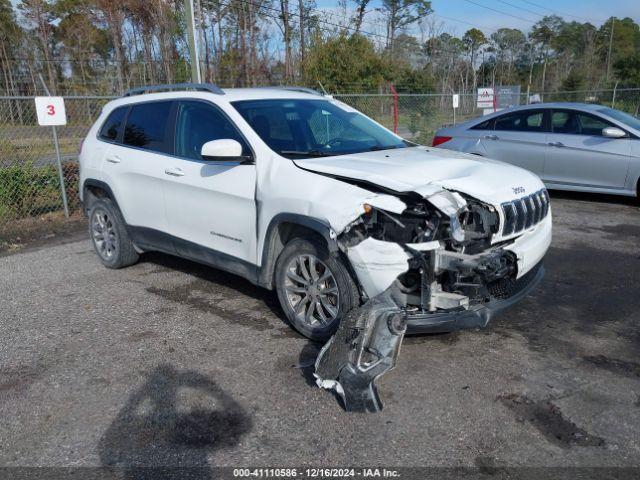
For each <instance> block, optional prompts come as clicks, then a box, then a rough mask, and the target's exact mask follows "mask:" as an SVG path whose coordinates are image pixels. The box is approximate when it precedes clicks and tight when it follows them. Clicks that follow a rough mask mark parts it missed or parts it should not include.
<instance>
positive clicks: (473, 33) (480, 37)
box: [462, 28, 488, 91]
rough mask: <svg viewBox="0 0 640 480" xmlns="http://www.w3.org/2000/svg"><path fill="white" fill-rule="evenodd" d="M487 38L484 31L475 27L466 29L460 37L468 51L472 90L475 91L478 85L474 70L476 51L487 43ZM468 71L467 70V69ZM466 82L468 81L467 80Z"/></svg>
mask: <svg viewBox="0 0 640 480" xmlns="http://www.w3.org/2000/svg"><path fill="white" fill-rule="evenodd" d="M487 42H488V40H487V37H485V35H484V33H482V31H481V30H478V29H477V28H472V29H470V30H467V31H466V32H465V34H464V36H463V37H462V44H463V45H464V47H465V48H466V50H467V52H469V67H470V69H471V71H472V77H473V86H472V90H473V91H475V89H476V87H477V86H478V76H477V72H476V59H477V56H478V52H479V51H480V49H481V48H482V47H484V46H485V45H486V44H487ZM467 71H468V70H467ZM467 83H468V82H467Z"/></svg>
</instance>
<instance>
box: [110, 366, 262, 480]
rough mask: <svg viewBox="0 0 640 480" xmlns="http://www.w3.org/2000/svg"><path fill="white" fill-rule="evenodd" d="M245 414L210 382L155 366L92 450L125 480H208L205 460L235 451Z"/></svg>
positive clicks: (247, 423) (247, 426) (245, 428)
mask: <svg viewBox="0 0 640 480" xmlns="http://www.w3.org/2000/svg"><path fill="white" fill-rule="evenodd" d="M252 427H253V422H252V419H251V417H250V415H249V414H248V413H247V412H246V411H245V410H244V409H243V408H242V406H241V405H240V404H238V403H237V402H236V401H235V400H234V399H233V398H232V397H231V396H230V395H229V394H227V393H226V392H224V391H223V390H222V389H221V388H220V386H218V384H217V383H216V382H215V381H214V380H212V379H211V378H209V377H207V376H205V375H203V374H201V373H198V372H196V371H193V370H183V371H180V370H177V369H175V368H174V367H173V366H171V365H167V364H165V365H160V366H158V367H157V368H156V369H155V370H153V371H152V372H150V373H149V374H148V376H147V379H146V382H145V383H144V384H143V385H142V386H141V387H140V388H139V389H138V390H136V391H135V392H133V393H132V394H131V395H130V396H129V399H128V400H127V402H126V404H125V406H124V407H123V408H122V409H121V410H120V412H119V413H118V414H117V416H116V418H115V419H114V420H113V422H112V423H111V425H110V426H109V428H108V429H107V431H106V432H105V433H104V435H103V436H102V438H101V439H100V442H99V445H98V448H99V455H100V460H101V463H102V465H103V466H104V467H107V468H109V469H114V470H116V471H118V472H121V473H122V474H123V478H126V479H142V480H146V479H154V480H157V479H169V478H171V479H174V478H175V479H178V478H179V479H184V478H210V477H211V476H212V471H211V469H210V466H209V463H208V460H207V456H208V455H209V454H210V453H211V452H213V451H216V450H218V449H221V448H227V447H234V446H236V445H237V444H238V443H239V442H240V440H241V438H242V436H243V435H245V434H247V433H248V432H249V431H251V429H252Z"/></svg>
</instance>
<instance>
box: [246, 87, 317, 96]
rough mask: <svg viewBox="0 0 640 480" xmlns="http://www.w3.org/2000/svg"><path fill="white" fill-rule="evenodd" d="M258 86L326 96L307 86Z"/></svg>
mask: <svg viewBox="0 0 640 480" xmlns="http://www.w3.org/2000/svg"><path fill="white" fill-rule="evenodd" d="M258 88H270V89H273V90H289V91H291V92H302V93H310V94H312V95H320V96H324V94H323V93H321V92H319V91H317V90H314V89H313V88H306V87H288V86H281V87H258Z"/></svg>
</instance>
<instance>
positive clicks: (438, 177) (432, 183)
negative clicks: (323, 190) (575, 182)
mask: <svg viewBox="0 0 640 480" xmlns="http://www.w3.org/2000/svg"><path fill="white" fill-rule="evenodd" d="M295 164H296V165H298V166H299V167H301V168H304V169H305V170H311V171H314V172H318V173H325V174H329V175H335V176H338V177H344V178H352V179H356V180H362V181H366V182H368V183H372V184H375V185H379V186H381V187H383V188H388V189H390V190H394V191H397V192H417V193H419V194H421V195H423V196H429V195H430V194H432V193H434V192H435V191H436V190H439V189H440V188H445V189H447V190H455V191H457V192H460V193H466V194H468V195H470V196H472V197H474V198H477V199H478V200H481V201H484V202H488V203H493V204H496V205H497V204H500V203H502V202H505V201H508V200H512V199H514V198H519V197H522V196H526V195H529V194H531V193H533V192H536V191H538V190H540V189H541V188H543V187H544V184H543V183H542V181H541V180H540V179H539V178H538V177H537V176H536V175H534V174H533V173H531V172H529V171H527V170H524V169H522V168H519V167H515V166H513V165H509V164H506V163H502V162H498V161H496V160H490V159H487V158H484V157H479V156H477V155H468V154H465V153H460V152H453V151H448V150H443V149H435V148H434V149H431V148H427V147H412V148H402V149H397V150H382V151H374V152H366V153H359V154H354V155H341V156H336V157H321V158H311V159H304V160H295ZM435 187H437V188H435ZM522 189H524V192H523V191H522Z"/></svg>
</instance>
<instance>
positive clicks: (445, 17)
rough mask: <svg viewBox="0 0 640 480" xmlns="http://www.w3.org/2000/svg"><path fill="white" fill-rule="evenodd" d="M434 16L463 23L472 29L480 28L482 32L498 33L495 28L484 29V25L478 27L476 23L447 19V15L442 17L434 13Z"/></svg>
mask: <svg viewBox="0 0 640 480" xmlns="http://www.w3.org/2000/svg"><path fill="white" fill-rule="evenodd" d="M433 16H434V17H438V18H444V19H446V20H449V21H451V22H458V23H462V24H464V25H469V26H471V27H474V28H478V29H480V30H484V31H488V32H497V30H496V29H495V28H489V27H484V26H482V25H478V24H475V23H471V22H467V21H466V20H460V19H458V18H452V17H447V16H446V15H441V14H439V13H434V14H433Z"/></svg>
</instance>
